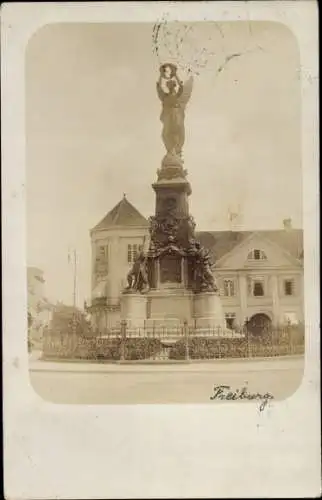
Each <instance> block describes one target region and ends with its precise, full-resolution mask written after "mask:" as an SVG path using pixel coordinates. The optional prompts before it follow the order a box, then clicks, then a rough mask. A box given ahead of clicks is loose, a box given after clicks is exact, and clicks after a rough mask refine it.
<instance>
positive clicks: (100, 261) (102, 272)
mask: <svg viewBox="0 0 322 500" xmlns="http://www.w3.org/2000/svg"><path fill="white" fill-rule="evenodd" d="M95 273H96V278H97V279H100V278H102V277H105V276H106V275H107V273H108V245H99V246H98V247H97V250H96V262H95Z"/></svg>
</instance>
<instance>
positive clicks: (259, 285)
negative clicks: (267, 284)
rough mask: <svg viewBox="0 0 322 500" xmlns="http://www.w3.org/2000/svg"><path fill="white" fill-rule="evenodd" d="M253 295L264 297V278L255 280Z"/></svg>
mask: <svg viewBox="0 0 322 500" xmlns="http://www.w3.org/2000/svg"><path fill="white" fill-rule="evenodd" d="M253 295H254V297H262V296H263V295H264V283H263V281H262V280H254V281H253Z"/></svg>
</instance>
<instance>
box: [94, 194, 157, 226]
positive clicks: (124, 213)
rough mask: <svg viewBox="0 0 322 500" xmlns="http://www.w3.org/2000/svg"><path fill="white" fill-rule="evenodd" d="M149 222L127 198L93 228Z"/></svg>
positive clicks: (139, 224)
mask: <svg viewBox="0 0 322 500" xmlns="http://www.w3.org/2000/svg"><path fill="white" fill-rule="evenodd" d="M148 225H149V223H148V221H147V220H146V218H145V217H143V215H141V214H140V212H139V211H138V210H137V209H136V208H135V207H134V206H133V205H132V204H131V203H130V202H129V201H128V200H127V199H126V197H125V195H124V196H123V198H122V200H121V201H119V203H118V204H117V205H115V207H114V208H112V210H111V211H110V212H108V214H107V215H105V217H104V218H103V219H102V220H101V221H100V222H99V223H98V224H97V225H96V226H95V227H94V228H93V229H92V231H99V230H101V229H110V228H112V227H114V226H125V227H129V226H148Z"/></svg>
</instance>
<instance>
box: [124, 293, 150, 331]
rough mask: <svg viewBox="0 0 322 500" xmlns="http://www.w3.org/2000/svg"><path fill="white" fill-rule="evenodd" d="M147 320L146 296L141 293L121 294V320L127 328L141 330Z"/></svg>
mask: <svg viewBox="0 0 322 500" xmlns="http://www.w3.org/2000/svg"><path fill="white" fill-rule="evenodd" d="M146 318H147V296H146V295H144V294H141V293H123V294H122V296H121V320H125V321H127V324H128V327H130V328H131V327H133V328H143V327H144V324H145V320H146Z"/></svg>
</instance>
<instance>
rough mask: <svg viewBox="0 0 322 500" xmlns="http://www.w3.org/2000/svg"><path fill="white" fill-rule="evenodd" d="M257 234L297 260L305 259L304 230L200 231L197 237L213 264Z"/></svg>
mask: <svg viewBox="0 0 322 500" xmlns="http://www.w3.org/2000/svg"><path fill="white" fill-rule="evenodd" d="M255 232H256V234H258V235H259V236H261V235H262V236H263V237H264V238H266V239H267V240H270V241H272V242H273V243H275V244H277V245H279V246H280V247H281V248H282V249H283V250H285V251H286V252H288V253H289V254H290V255H292V256H293V257H295V258H296V259H302V258H303V231H302V229H288V230H285V229H281V230H272V231H271V230H265V231H211V232H207V231H199V232H197V234H196V236H197V238H198V239H199V241H200V243H201V245H202V246H204V247H206V248H207V249H208V250H209V251H210V253H211V256H212V259H213V262H216V261H217V260H218V259H220V258H221V257H223V256H224V255H226V254H227V253H228V252H231V251H232V250H233V249H234V248H235V247H236V246H237V245H239V244H240V243H242V242H243V241H245V240H246V239H247V238H248V237H249V236H250V235H251V234H253V233H255Z"/></svg>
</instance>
